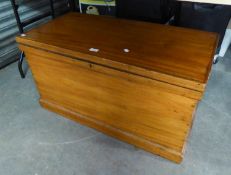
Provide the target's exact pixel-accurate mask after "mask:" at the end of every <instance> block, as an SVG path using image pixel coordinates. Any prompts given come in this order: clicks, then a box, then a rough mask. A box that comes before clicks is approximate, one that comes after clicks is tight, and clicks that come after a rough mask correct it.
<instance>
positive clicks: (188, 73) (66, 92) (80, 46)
mask: <svg viewBox="0 0 231 175" xmlns="http://www.w3.org/2000/svg"><path fill="white" fill-rule="evenodd" d="M217 40H218V36H217V35H216V34H214V33H207V32H202V31H196V30H190V29H184V28H177V27H171V26H165V25H158V24H152V23H145V22H138V21H128V20H122V19H115V18H113V17H102V16H89V15H82V14H78V13H70V14H67V15H65V16H62V17H59V18H57V19H55V20H54V21H51V22H49V23H48V24H45V25H43V26H41V27H39V28H36V29H34V30H31V31H30V32H28V33H26V36H24V37H22V36H21V37H17V42H18V43H19V48H20V49H21V50H22V51H24V52H25V54H26V58H27V60H28V62H29V65H30V67H31V69H32V73H33V76H34V79H35V82H36V84H37V88H38V90H39V93H40V96H41V98H40V104H41V105H42V106H43V107H44V108H46V109H49V110H51V111H54V112H56V113H59V114H61V115H63V116H65V117H67V118H70V119H72V120H75V121H77V122H79V123H82V124H84V125H87V126H89V127H92V128H95V129H97V130H99V131H101V132H103V133H106V134H108V135H110V136H113V137H116V138H118V139H120V140H123V141H126V142H128V143H130V144H134V145H136V146H137V147H140V148H143V149H144V150H147V151H149V152H152V153H154V154H157V155H160V156H162V157H165V158H167V159H169V160H172V161H175V162H181V160H182V158H183V153H184V146H185V143H186V140H187V136H188V134H189V131H190V129H191V125H192V122H193V114H194V112H195V109H196V106H197V103H198V101H199V100H200V99H201V97H202V95H203V92H204V90H205V86H206V83H207V80H208V76H209V72H210V69H211V64H212V58H213V55H214V51H215V49H216V44H217Z"/></svg>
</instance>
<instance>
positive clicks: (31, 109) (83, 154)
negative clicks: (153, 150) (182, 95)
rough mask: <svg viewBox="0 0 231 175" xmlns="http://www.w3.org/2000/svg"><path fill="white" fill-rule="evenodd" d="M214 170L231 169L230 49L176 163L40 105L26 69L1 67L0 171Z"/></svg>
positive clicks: (151, 174)
mask: <svg viewBox="0 0 231 175" xmlns="http://www.w3.org/2000/svg"><path fill="white" fill-rule="evenodd" d="M215 174H217V175H230V174H231V51H229V52H228V54H227V55H226V58H225V59H223V60H222V61H220V62H219V63H218V64H217V65H215V66H214V67H213V71H212V74H211V78H210V80H209V84H208V88H207V91H206V94H205V96H204V98H203V100H202V101H201V102H200V104H199V107H198V110H197V112H196V117H195V121H194V125H193V129H192V132H191V134H190V137H189V142H188V144H187V149H186V154H185V159H184V161H183V162H182V163H181V164H180V165H178V164H175V163H173V162H170V161H168V160H165V159H162V158H160V157H158V156H155V155H152V154H150V153H147V152H145V151H142V150H140V149H137V148H135V147H134V146H131V145H128V144H126V143H123V142H120V141H118V140H116V139H113V138H111V137H108V136H105V135H103V134H101V133H99V132H97V131H95V130H93V129H89V128H87V127H84V126H81V125H79V124H77V123H74V122H72V121H70V120H68V119H65V118H63V117H61V116H59V115H56V114H54V113H52V112H49V111H46V110H44V109H42V108H41V107H40V106H39V104H38V93H37V91H36V88H35V85H34V82H33V79H32V76H31V73H30V72H29V73H28V75H27V77H26V79H24V80H22V79H20V77H19V74H18V71H17V64H13V65H11V66H9V67H7V68H5V69H2V70H0V175H215Z"/></svg>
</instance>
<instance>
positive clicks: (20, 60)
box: [18, 52, 25, 78]
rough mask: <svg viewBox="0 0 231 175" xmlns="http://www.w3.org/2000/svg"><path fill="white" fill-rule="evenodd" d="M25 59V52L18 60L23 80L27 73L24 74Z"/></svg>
mask: <svg viewBox="0 0 231 175" xmlns="http://www.w3.org/2000/svg"><path fill="white" fill-rule="evenodd" d="M24 57H25V54H24V52H21V53H20V57H19V60H18V70H19V73H20V75H21V78H25V73H24V72H23V69H22V63H23V59H24Z"/></svg>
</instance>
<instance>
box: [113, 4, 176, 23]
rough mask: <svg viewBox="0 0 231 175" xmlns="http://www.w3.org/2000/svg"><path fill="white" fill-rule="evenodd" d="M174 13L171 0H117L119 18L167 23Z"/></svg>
mask: <svg viewBox="0 0 231 175" xmlns="http://www.w3.org/2000/svg"><path fill="white" fill-rule="evenodd" d="M171 13H172V6H171V1H170V0H117V1H116V16H117V17H119V18H126V19H134V20H142V21H150V22H158V23H165V22H167V21H168V20H169V18H170V17H171Z"/></svg>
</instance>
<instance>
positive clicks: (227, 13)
mask: <svg viewBox="0 0 231 175" xmlns="http://www.w3.org/2000/svg"><path fill="white" fill-rule="evenodd" d="M230 17H231V6H225V5H213V4H200V3H187V2H185V3H182V7H181V12H180V19H179V21H178V26H180V27H187V28H194V29H199V30H205V31H209V32H216V33H219V34H220V41H219V46H220V45H221V42H222V40H223V37H224V33H225V30H226V28H227V25H228V23H229V20H230Z"/></svg>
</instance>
